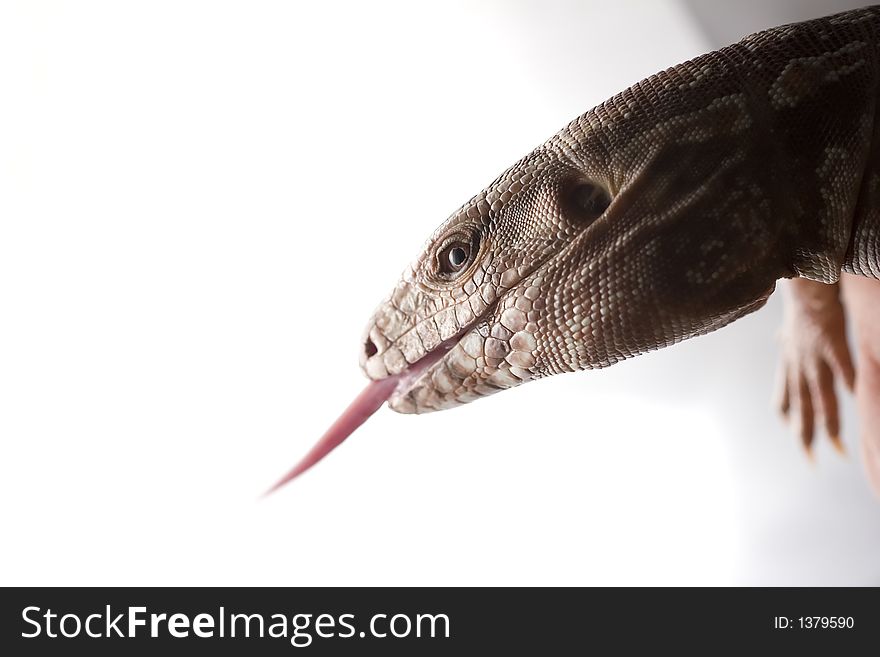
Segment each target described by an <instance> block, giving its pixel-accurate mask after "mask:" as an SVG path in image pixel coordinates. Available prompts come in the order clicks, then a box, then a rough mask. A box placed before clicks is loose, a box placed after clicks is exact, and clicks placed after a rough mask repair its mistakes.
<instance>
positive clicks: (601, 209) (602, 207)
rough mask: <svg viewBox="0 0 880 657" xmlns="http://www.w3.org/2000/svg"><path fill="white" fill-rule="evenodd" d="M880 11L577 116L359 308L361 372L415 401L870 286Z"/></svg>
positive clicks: (397, 400)
mask: <svg viewBox="0 0 880 657" xmlns="http://www.w3.org/2000/svg"><path fill="white" fill-rule="evenodd" d="M878 78H880V7H867V8H863V9H858V10H854V11H849V12H843V13H840V14H835V15H832V16H828V17H825V18H820V19H816V20H810V21H805V22H801V23H793V24H789V25H783V26H780V27H776V28H772V29H768V30H765V31H762V32H758V33H756V34H752V35H750V36H747V37H745V38H744V39H742V40H741V41H739V42H738V43H735V44H732V45H729V46H726V47H724V48H721V49H719V50H716V51H713V52H710V53H707V54H704V55H701V56H699V57H696V58H695V59H692V60H690V61H687V62H685V63H682V64H679V65H677V66H674V67H672V68H668V69H666V70H664V71H662V72H660V73H657V74H655V75H653V76H651V77H649V78H647V79H645V80H642V81H641V82H638V83H637V84H635V85H633V86H631V87H630V88H628V89H626V90H625V91H623V92H621V93H619V94H617V95H616V96H614V97H612V98H610V99H609V100H607V101H605V102H604V103H602V104H600V105H598V106H597V107H595V108H593V109H591V110H589V111H588V112H586V113H585V114H582V115H581V116H579V117H577V118H576V119H574V120H573V121H571V122H570V123H569V124H568V125H567V126H565V127H564V128H563V129H562V130H561V131H559V132H558V133H556V134H555V135H554V136H553V137H551V138H550V139H549V140H548V141H546V142H545V143H544V144H542V145H540V146H538V147H537V148H536V149H535V150H533V151H532V152H531V153H529V154H528V155H526V156H525V157H523V158H522V159H520V160H519V161H518V162H516V163H515V164H514V165H513V166H511V167H510V168H509V169H507V170H506V171H504V172H503V173H502V174H501V175H500V176H498V177H497V178H496V179H495V180H494V181H493V182H492V183H491V184H490V185H489V186H488V187H486V188H485V189H484V190H483V191H481V192H479V193H478V194H477V195H475V196H474V197H473V198H471V199H470V200H469V201H468V202H467V203H465V204H464V205H463V206H462V207H461V208H459V209H458V210H457V211H456V212H454V213H453V214H452V215H451V216H449V217H448V218H447V219H446V220H445V221H444V222H443V223H442V224H441V225H440V226H439V227H438V228H437V229H436V230H435V231H434V232H433V234H432V235H431V236H430V237H429V239H428V240H427V243H426V244H425V246H424V248H423V249H422V251H421V253H419V255H418V256H417V257H416V259H415V260H414V261H413V262H412V264H410V265H409V267H407V268H406V270H405V271H404V273H403V275H402V276H401V278H400V280H399V281H398V282H397V284H396V285H395V286H394V288H393V289H392V291H391V293H390V295H389V296H388V297H387V298H386V300H385V301H383V302H382V303H381V304H380V305H379V307H378V309H377V310H376V311H375V313H374V315H373V316H372V318H371V319H370V321H369V323H368V326H367V328H366V331H365V334H364V336H363V343H362V344H363V347H362V349H361V354H360V365H361V368H362V370H363V372H364V373H365V374H366V376H367V377H368V378H369V379H370V381H371V382H370V384H369V385H368V386H367V388H366V390H365V391H364V392H363V393H362V394H361V396H360V397H358V399H357V400H356V401H355V402H354V403H353V404H352V405H351V406H350V407H349V409H348V410H347V411H346V412H345V413H344V414H343V416H342V417H341V418H340V419H339V420H338V421H337V423H336V424H335V425H334V426H333V427H332V428H331V430H330V431H328V433H327V434H325V436H324V437H323V438H322V439H321V440H320V441H319V443H318V444H317V445H316V446H315V447H314V448H313V449H312V451H311V452H309V454H307V455H306V457H305V458H304V459H303V460H302V461H301V462H300V463H299V464H298V465H297V466H296V467H295V468H294V469H293V470H292V471H291V472H289V473H288V475H287V476H286V477H285V478H284V479H282V480H281V481H280V482H279V483H278V484H276V486H275V487H273V489H272V490H274V488H277V487H278V486H280V485H281V484H283V483H284V482H286V481H289V480H290V479H292V478H293V477H295V476H297V475H299V474H300V473H302V472H304V471H305V470H306V469H308V468H309V467H311V466H312V465H314V463H316V462H317V461H318V460H320V459H321V458H323V456H325V455H326V454H327V453H328V452H329V451H330V450H332V449H333V448H334V447H336V446H337V445H338V444H339V443H340V442H341V441H342V440H344V439H345V437H347V436H348V435H349V434H350V433H351V432H352V431H353V430H354V429H355V428H356V427H357V426H358V425H359V424H360V423H361V422H363V421H364V420H365V419H366V418H367V417H369V415H370V414H372V413H373V412H374V411H375V410H377V409H378V408H380V407H381V406H382V405H383V404H384V403H385V402H386V401H387V402H388V405H389V406H390V408H391V409H392V410H394V411H397V412H400V413H417V414H420V413H427V412H432V411H438V410H444V409H449V408H452V407H455V406H459V405H461V404H466V403H469V402H471V401H475V400H477V399H480V398H482V397H485V396H488V395H490V394H493V393H496V392H499V391H502V390H506V389H509V388H512V387H515V386H518V385H520V384H522V383H525V382H528V381H534V380H537V379H542V378H545V377H549V376H553V375H556V374H561V373H568V372H576V371H580V370H585V369H595V368H603V367H607V366H610V365H613V364H615V363H618V362H620V361H622V360H624V359H626V358H630V357H634V356H637V355H639V354H643V353H645V352H648V351H651V350H655V349H659V348H663V347H667V346H670V345H673V344H676V343H678V342H681V341H683V340H686V339H689V338H693V337H696V336H699V335H703V334H706V333H708V332H710V331H714V330H717V329H720V328H722V327H724V326H726V325H728V324H730V323H731V322H733V321H735V320H737V319H739V318H741V317H744V316H745V315H748V314H749V313H752V312H754V311H756V310H758V309H759V308H761V307H762V306H763V305H764V304H765V303H766V301H767V299H768V298H769V296H770V295H771V294H772V293H773V291H774V290H775V287H776V283H777V281H778V280H780V279H787V278H796V279H803V280H807V281H813V282H817V283H824V284H832V283H836V282H837V281H838V280H839V278H840V276H841V273H842V272H847V273H850V274H854V275H858V276H862V277H867V278H872V279H880V130H878V129H877V126H876V121H877V94H878V83H880V80H878Z"/></svg>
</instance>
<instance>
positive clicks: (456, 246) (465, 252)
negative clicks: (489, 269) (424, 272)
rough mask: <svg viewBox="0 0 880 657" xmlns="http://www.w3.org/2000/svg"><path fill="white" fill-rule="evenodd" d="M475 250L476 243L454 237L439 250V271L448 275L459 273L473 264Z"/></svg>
mask: <svg viewBox="0 0 880 657" xmlns="http://www.w3.org/2000/svg"><path fill="white" fill-rule="evenodd" d="M475 252H476V248H475V245H474V244H471V243H469V242H467V241H465V239H462V238H456V239H453V240H452V241H451V242H449V243H447V244H445V245H444V246H443V248H441V249H440V250H439V251H438V252H437V271H439V272H440V274H441V275H444V276H446V277H449V276H451V275H453V274H457V273H459V272H461V271H463V270H464V269H465V268H467V266H468V265H469V264H471V261H472V260H473V255H474V253H475Z"/></svg>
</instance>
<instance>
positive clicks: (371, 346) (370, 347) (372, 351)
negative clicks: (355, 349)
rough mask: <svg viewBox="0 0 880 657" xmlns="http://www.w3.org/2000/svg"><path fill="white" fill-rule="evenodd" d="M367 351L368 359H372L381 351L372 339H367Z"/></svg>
mask: <svg viewBox="0 0 880 657" xmlns="http://www.w3.org/2000/svg"><path fill="white" fill-rule="evenodd" d="M365 347H366V351H367V358H372V357H373V356H375V355H376V353H377V352H378V351H379V350H378V349H377V348H376V344H375V343H374V342H373V340H372V339H371V338H367V344H366V345H365Z"/></svg>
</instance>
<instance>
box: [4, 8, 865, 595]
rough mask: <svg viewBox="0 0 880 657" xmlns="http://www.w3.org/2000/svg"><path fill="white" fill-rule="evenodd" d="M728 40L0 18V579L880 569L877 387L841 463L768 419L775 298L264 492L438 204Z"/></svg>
mask: <svg viewBox="0 0 880 657" xmlns="http://www.w3.org/2000/svg"><path fill="white" fill-rule="evenodd" d="M760 26H761V24H760V22H759V24H758V25H756V27H760ZM714 45H716V44H714V43H710V41H709V39H708V38H707V37H704V36H703V32H702V31H701V29H700V27H699V24H698V23H697V22H696V21H695V20H694V19H693V18H692V17H691V14H690V12H689V11H688V9H687V7H686V6H685V5H680V4H678V3H661V2H648V1H645V2H634V1H630V2H617V3H607V2H596V3H587V2H574V1H572V2H524V1H521V2H480V3H474V2H449V1H447V2H444V3H442V4H441V3H438V4H437V5H436V6H427V5H425V4H424V3H404V2H400V3H359V2H350V3H347V2H346V3H343V2H333V3H329V2H328V3H293V2H278V3H271V2H259V3H254V2H247V3H246V2H238V3H230V2H201V3H200V2H150V3H119V2H104V3H98V2H78V3H57V4H56V3H50V2H40V3H34V2H24V1H22V2H6V3H4V4H3V5H2V8H0V441H2V442H0V445H2V448H0V449H2V457H0V459H2V460H0V496H2V502H0V527H2V530H0V531H2V542H0V583H2V584H7V585H8V584H29V585H33V584H124V585H153V584H212V585H221V584H262V585H275V584H278V585H307V584H308V585H332V584H383V585H385V584H387V585H392V584H404V585H428V584H441V585H445V584H478V585H483V584H502V585H508V584H561V585H565V584H868V583H870V584H880V560H878V558H877V554H878V548H880V513H878V510H880V507H878V505H877V503H876V502H875V501H874V500H873V499H872V498H871V496H870V493H869V491H868V488H867V485H866V484H865V483H864V480H863V477H862V474H861V469H860V465H859V464H858V462H857V459H856V458H855V454H856V450H855V449H854V445H855V443H854V441H855V437H856V432H855V428H856V427H855V426H854V416H853V414H852V412H851V404H849V405H848V407H847V408H848V409H849V410H848V414H847V416H846V417H845V420H846V421H847V423H846V430H845V435H844V439H845V442H846V443H847V445H848V446H849V447H850V453H851V454H853V456H852V457H850V459H849V460H842V459H840V458H839V457H837V456H836V455H835V454H833V453H832V451H831V450H830V449H828V445H827V443H825V442H823V443H822V444H821V445H820V446H819V449H818V454H817V456H818V463H817V465H816V466H813V467H811V466H810V465H809V464H808V462H807V461H806V460H805V459H804V458H803V456H802V455H801V453H800V452H799V450H798V448H797V445H796V443H795V441H794V439H792V438H790V437H789V436H788V435H787V434H786V432H785V429H784V428H783V427H782V426H781V424H780V423H779V422H778V420H777V418H776V417H775V415H774V414H773V412H772V411H771V409H770V404H769V401H768V399H769V396H770V391H771V388H772V372H773V367H774V363H775V358H776V351H775V346H774V342H773V330H774V327H775V325H776V324H777V323H778V319H779V305H778V300H777V299H775V298H774V299H773V300H771V303H770V304H769V306H768V307H767V308H766V309H764V310H763V311H762V312H761V313H759V314H758V315H754V316H752V317H749V318H747V319H745V320H743V321H741V322H739V323H738V324H736V325H734V326H732V327H730V328H728V329H725V330H724V331H721V332H719V333H716V334H713V335H711V336H708V337H705V338H701V339H698V340H694V341H692V342H690V343H687V344H684V345H681V346H678V347H675V348H672V349H668V350H665V351H662V352H659V353H655V354H651V355H648V356H645V357H643V358H639V359H636V360H634V361H629V362H627V363H623V364H621V365H618V366H616V367H614V368H611V369H609V370H606V371H602V372H591V373H580V374H577V375H568V376H561V377H556V378H553V379H549V380H546V381H541V382H536V383H531V384H529V385H527V386H523V387H520V388H518V389H514V390H511V391H509V392H505V393H503V394H501V395H496V396H494V397H492V398H489V399H487V400H482V401H479V402H477V403H474V404H471V405H468V406H466V407H463V408H460V409H456V410H453V411H449V412H444V413H439V414H433V415H427V416H422V417H411V416H399V415H395V414H394V413H391V412H390V411H387V410H385V409H383V410H382V411H380V412H379V413H378V414H377V415H376V416H374V417H373V418H372V419H371V421H370V422H368V423H367V424H366V425H365V426H364V427H363V428H362V429H361V430H360V431H359V432H358V433H356V434H355V435H354V436H353V437H352V438H351V439H350V440H349V442H347V443H346V444H345V445H344V446H343V447H341V448H340V449H339V450H337V451H336V452H334V453H333V454H332V455H331V456H330V457H329V458H328V459H327V460H326V461H325V462H323V463H322V464H321V465H320V466H319V467H317V468H316V469H315V470H314V471H312V472H310V473H309V474H308V475H307V476H304V477H303V478H302V479H300V480H298V481H296V482H295V483H294V484H292V485H290V486H289V487H288V488H286V489H284V490H283V491H282V492H280V493H279V494H277V495H276V496H274V497H271V498H269V499H267V500H265V501H258V500H257V498H258V495H259V494H260V493H261V492H262V491H263V490H264V489H265V488H266V487H267V486H268V485H269V484H271V483H272V482H273V481H274V480H275V479H276V478H277V477H278V476H279V475H280V474H282V473H283V472H284V471H285V470H286V469H287V468H288V467H289V466H291V465H292V464H293V463H294V462H295V461H296V460H297V459H298V458H299V457H300V456H301V455H302V453H303V452H304V451H306V450H307V449H308V447H309V446H310V445H311V444H312V443H313V442H314V440H316V439H317V438H318V437H319V436H320V434H321V433H322V432H323V430H324V429H325V428H326V427H327V426H328V424H329V423H330V422H331V421H332V420H333V419H334V418H335V416H336V415H337V414H338V413H339V412H341V411H342V409H343V408H344V407H345V406H346V405H347V403H348V402H349V401H350V400H351V398H352V397H353V396H354V395H355V394H356V393H357V392H358V391H359V390H360V388H361V387H362V386H363V384H364V379H363V378H362V375H361V373H360V372H359V370H358V367H357V354H358V350H359V349H360V347H361V344H360V337H361V332H362V329H363V327H364V324H365V322H366V320H367V318H368V317H369V314H370V312H371V311H372V309H373V308H374V306H375V305H376V304H377V303H378V302H379V301H380V300H381V298H382V297H383V296H384V295H385V294H386V293H387V292H388V291H389V290H390V289H391V286H392V285H393V283H394V281H395V280H396V278H397V276H398V274H399V273H400V271H402V270H403V268H404V266H405V264H406V263H407V262H408V261H409V260H410V259H411V258H413V257H414V256H415V255H416V254H417V252H418V250H419V248H420V246H421V244H422V242H423V241H424V239H425V238H426V237H427V236H428V235H429V234H430V232H431V231H432V230H433V228H434V227H435V226H436V225H438V224H439V223H440V222H441V221H442V220H443V219H444V218H445V217H446V216H447V215H448V214H449V213H450V212H452V211H453V210H455V209H456V208H457V207H458V206H459V205H460V204H461V203H463V202H464V201H466V200H467V199H468V198H469V197H470V196H471V195H472V194H473V193H475V192H477V191H478V190H479V189H481V188H482V187H484V186H485V185H486V184H487V183H489V182H491V180H492V179H493V178H494V177H495V175H497V174H498V173H499V172H501V171H502V170H503V169H504V168H506V167H507V166H508V165H509V164H511V163H512V162H514V161H515V160H516V159H518V158H519V157H520V156H522V155H524V154H525V153H526V152H528V151H529V150H531V148H533V147H534V146H536V145H537V144H538V143H540V142H542V141H543V140H544V139H546V138H547V137H549V136H550V135H551V134H553V133H554V132H555V131H556V130H557V129H559V128H561V127H562V126H563V125H564V124H565V123H566V122H567V121H568V120H570V119H571V118H573V117H574V116H576V115H578V114H580V113H582V112H583V111H585V110H586V109H588V108H589V107H591V106H593V105H595V104H596V103H598V102H600V101H602V100H603V99H605V98H606V97H608V96H610V95H612V94H613V93H615V92H617V91H620V90H621V89H623V88H625V87H626V86H628V85H629V84H632V83H634V82H636V81H638V80H639V79H641V78H642V77H645V76H646V75H648V74H651V73H653V72H655V71H657V70H659V69H661V68H664V67H666V66H669V65H672V64H674V63H677V62H679V61H681V60H684V59H687V58H689V57H691V56H694V55H697V54H699V53H700V52H702V51H704V50H708V49H710V48H711V47H714Z"/></svg>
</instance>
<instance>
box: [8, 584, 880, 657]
mask: <svg viewBox="0 0 880 657" xmlns="http://www.w3.org/2000/svg"><path fill="white" fill-rule="evenodd" d="M0 627H2V637H0V642H2V644H0V650H2V653H3V654H6V655H21V654H40V655H46V654H62V653H68V652H69V651H70V650H71V649H73V650H77V651H79V650H83V651H85V652H84V653H83V654H90V655H104V654H106V655H111V654H112V655H119V654H125V653H126V652H127V651H129V650H131V649H138V650H139V649H148V650H151V651H161V654H162V655H176V654H180V655H184V654H186V655H190V654H193V652H194V651H212V652H213V651H215V650H219V651H223V649H228V650H230V651H235V652H236V653H237V654H242V653H244V654H278V655H282V654H298V653H305V654H313V655H344V654H362V653H363V652H364V651H365V650H367V651H369V652H370V653H372V652H374V651H378V654H384V655H398V654H399V655H413V654H418V655H435V654H436V655H441V654H452V653H453V652H457V651H459V650H462V649H480V648H486V649H492V650H493V651H494V650H510V651H515V654H530V653H531V654H547V651H548V650H558V651H563V650H564V651H565V654H572V653H573V651H577V652H580V651H593V650H596V649H597V648H600V647H602V648H604V649H607V648H609V647H610V648H614V649H615V650H630V649H632V650H635V649H636V648H639V647H644V646H645V645H646V643H645V642H646V641H648V642H649V644H648V645H651V644H653V645H655V646H657V648H658V649H660V648H663V649H685V648H690V649H693V648H696V649H702V650H705V651H707V652H708V651H712V652H714V651H715V650H716V649H718V648H720V647H724V648H743V649H746V648H748V649H754V648H756V647H761V648H762V649H764V648H766V649H779V650H782V649H791V648H795V647H797V648H798V649H803V648H816V649H817V650H840V649H851V648H856V647H861V646H867V647H873V648H874V649H876V646H877V645H878V644H880V595H878V590H877V589H867V588H856V589H837V588H835V589H754V588H750V589H747V588H741V589H685V588H676V589H658V588H652V589H637V588H632V589H580V588H565V589H558V588H556V589H548V588H493V589H485V588H478V589H466V588H465V589H462V588H440V589H434V588H432V589H425V588H335V589H321V588H301V589H285V588H270V589H266V588H263V589H260V588H196V589H188V588H186V589H169V588H132V589H125V588H20V589H3V590H2V606H0ZM245 651H246V653H245ZM493 654H494V653H493Z"/></svg>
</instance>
